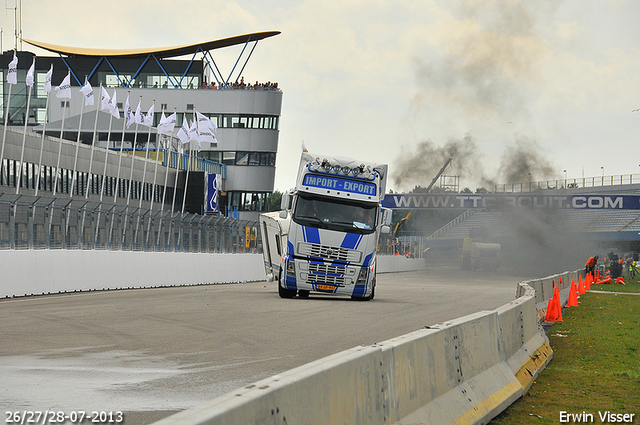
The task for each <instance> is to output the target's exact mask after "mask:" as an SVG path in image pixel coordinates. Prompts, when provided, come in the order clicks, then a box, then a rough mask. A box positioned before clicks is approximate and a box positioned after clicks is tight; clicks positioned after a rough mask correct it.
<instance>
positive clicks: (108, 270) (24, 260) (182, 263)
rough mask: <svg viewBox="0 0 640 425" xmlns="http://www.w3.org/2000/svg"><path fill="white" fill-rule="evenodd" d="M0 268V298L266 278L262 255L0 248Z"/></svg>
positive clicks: (384, 269)
mask: <svg viewBox="0 0 640 425" xmlns="http://www.w3.org/2000/svg"><path fill="white" fill-rule="evenodd" d="M378 258H379V260H378V261H379V262H378V272H380V273H393V272H400V271H411V270H420V269H424V261H423V260H418V259H409V258H405V257H403V256H379V257H378ZM0 270H2V280H1V281H0V297H14V296H24V295H36V294H38V295H40V294H56V293H61V292H77V291H96V290H98V291H99V290H105V289H126V288H156V287H163V286H181V285H200V284H211V283H235V282H256V281H261V280H264V279H265V272H264V262H263V258H262V254H217V253H212V254H208V253H184V252H175V253H174V252H138V251H133V252H132V251H105V250H48V249H46V250H45V249H43V250H3V251H0Z"/></svg>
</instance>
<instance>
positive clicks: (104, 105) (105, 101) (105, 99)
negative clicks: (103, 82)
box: [100, 87, 113, 112]
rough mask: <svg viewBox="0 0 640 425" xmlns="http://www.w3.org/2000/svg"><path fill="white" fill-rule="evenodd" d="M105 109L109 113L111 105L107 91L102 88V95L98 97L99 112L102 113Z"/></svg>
mask: <svg viewBox="0 0 640 425" xmlns="http://www.w3.org/2000/svg"><path fill="white" fill-rule="evenodd" d="M105 109H106V110H107V111H109V112H111V109H113V103H112V102H111V96H109V93H107V89H105V88H104V87H103V88H102V94H101V96H100V110H101V111H104V110H105Z"/></svg>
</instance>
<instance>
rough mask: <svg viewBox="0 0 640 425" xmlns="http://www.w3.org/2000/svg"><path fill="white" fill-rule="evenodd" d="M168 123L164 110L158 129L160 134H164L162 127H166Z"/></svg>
mask: <svg viewBox="0 0 640 425" xmlns="http://www.w3.org/2000/svg"><path fill="white" fill-rule="evenodd" d="M166 121H167V117H166V116H165V115H164V109H163V110H162V115H161V116H160V122H159V123H158V126H157V127H156V128H157V129H158V133H162V127H164V125H165V123H166Z"/></svg>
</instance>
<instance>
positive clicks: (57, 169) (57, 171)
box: [51, 71, 84, 217]
mask: <svg viewBox="0 0 640 425" xmlns="http://www.w3.org/2000/svg"><path fill="white" fill-rule="evenodd" d="M70 72H71V71H69V73H70ZM69 75H70V74H67V76H69ZM62 81H64V80H62ZM56 96H57V95H56ZM63 99H65V100H63V102H64V105H65V107H64V108H62V124H61V126H60V140H59V142H60V143H59V144H58V161H57V162H56V178H55V180H54V184H53V195H54V197H55V194H56V191H57V190H58V176H59V175H60V174H62V173H61V172H60V156H61V154H62V136H63V134H64V118H65V116H66V113H65V112H66V110H67V106H66V105H68V104H69V100H68V98H66V97H65V98H63ZM82 104H83V105H84V102H83V103H82ZM51 217H53V215H51Z"/></svg>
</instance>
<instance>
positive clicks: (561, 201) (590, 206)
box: [382, 193, 640, 210]
mask: <svg viewBox="0 0 640 425" xmlns="http://www.w3.org/2000/svg"><path fill="white" fill-rule="evenodd" d="M382 206H383V207H385V208H391V209H504V208H517V207H520V208H530V209H544V208H546V209H553V208H556V209H575V210H640V196H636V195H605V194H581V195H564V196H563V195H538V194H536V195H533V194H462V193H455V194H451V195H447V194H442V193H440V194H421V193H415V194H396V193H392V194H387V195H385V197H384V200H383V201H382Z"/></svg>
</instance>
